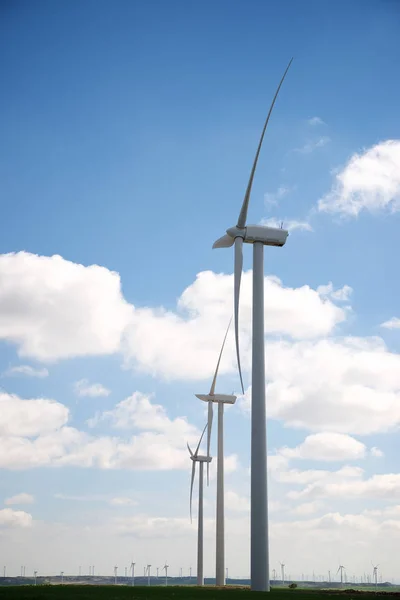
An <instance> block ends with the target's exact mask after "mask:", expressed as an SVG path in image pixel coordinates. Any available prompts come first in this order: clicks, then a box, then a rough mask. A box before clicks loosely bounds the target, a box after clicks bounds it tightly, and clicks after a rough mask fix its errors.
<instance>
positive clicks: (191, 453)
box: [186, 442, 193, 456]
mask: <svg viewBox="0 0 400 600" xmlns="http://www.w3.org/2000/svg"><path fill="white" fill-rule="evenodd" d="M186 446H187V447H188V450H189V454H190V456H193V452H192V449H191V447H190V446H189V442H186Z"/></svg>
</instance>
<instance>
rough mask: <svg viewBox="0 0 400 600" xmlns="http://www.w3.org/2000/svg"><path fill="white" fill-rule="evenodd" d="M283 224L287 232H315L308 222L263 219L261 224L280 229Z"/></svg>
mask: <svg viewBox="0 0 400 600" xmlns="http://www.w3.org/2000/svg"><path fill="white" fill-rule="evenodd" d="M281 223H283V228H284V229H286V230H287V231H289V232H291V231H295V230H296V229H299V230H300V231H314V230H313V228H312V226H311V223H309V222H308V221H296V220H295V219H284V220H282V221H278V219H275V218H274V217H271V218H269V219H262V221H261V224H262V225H266V226H267V227H280V226H281Z"/></svg>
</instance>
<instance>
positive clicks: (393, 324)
mask: <svg viewBox="0 0 400 600" xmlns="http://www.w3.org/2000/svg"><path fill="white" fill-rule="evenodd" d="M381 327H385V329H400V319H399V318H398V317H392V318H391V319H389V320H388V321H385V322H384V323H382V324H381Z"/></svg>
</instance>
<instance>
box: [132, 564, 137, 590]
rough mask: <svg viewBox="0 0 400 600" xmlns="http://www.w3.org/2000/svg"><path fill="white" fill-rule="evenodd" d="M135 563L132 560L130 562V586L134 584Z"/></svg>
mask: <svg viewBox="0 0 400 600" xmlns="http://www.w3.org/2000/svg"><path fill="white" fill-rule="evenodd" d="M135 564H136V563H134V562H133V561H132V562H131V570H132V580H131V584H132V586H134V585H135Z"/></svg>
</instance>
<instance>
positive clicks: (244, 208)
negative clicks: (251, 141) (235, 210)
mask: <svg viewBox="0 0 400 600" xmlns="http://www.w3.org/2000/svg"><path fill="white" fill-rule="evenodd" d="M292 61H293V58H291V59H290V61H289V64H288V66H287V67H286V71H285V72H284V74H283V77H282V79H281V80H280V82H279V85H278V87H277V90H276V92H275V96H274V98H273V100H272V103H271V106H270V108H269V111H268V115H267V118H266V120H265V123H264V128H263V130H262V133H261V138H260V141H259V144H258V148H257V152H256V156H255V159H254V163H253V167H252V169H251V173H250V179H249V183H248V184H247V189H246V194H245V196H244V200H243V204H242V208H241V210H240V213H239V219H238V222H237V226H238V227H239V228H240V229H243V228H244V227H245V226H246V219H247V211H248V208H249V201H250V194H251V187H252V185H253V179H254V173H255V172H256V167H257V162H258V157H259V154H260V150H261V146H262V143H263V140H264V135H265V131H266V129H267V126H268V122H269V119H270V116H271V113H272V110H273V108H274V105H275V101H276V99H277V97H278V94H279V91H280V89H281V86H282V83H283V82H284V79H285V77H286V74H287V72H288V71H289V67H290V65H291V64H292Z"/></svg>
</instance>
